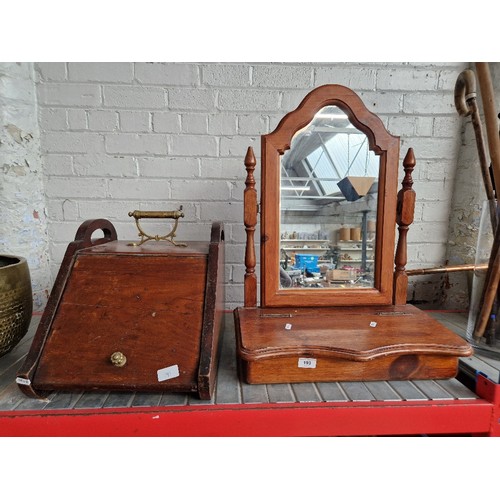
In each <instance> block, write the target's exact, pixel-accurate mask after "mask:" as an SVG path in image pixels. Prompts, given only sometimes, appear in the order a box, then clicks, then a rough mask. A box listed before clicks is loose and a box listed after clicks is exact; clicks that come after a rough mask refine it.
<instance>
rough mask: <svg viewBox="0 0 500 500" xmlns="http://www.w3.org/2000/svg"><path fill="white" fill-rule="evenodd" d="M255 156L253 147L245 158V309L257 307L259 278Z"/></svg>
mask: <svg viewBox="0 0 500 500" xmlns="http://www.w3.org/2000/svg"><path fill="white" fill-rule="evenodd" d="M256 163H257V162H256V160H255V155H254V153H253V149H252V148H251V147H249V148H248V150H247V154H246V156H245V168H246V170H247V178H246V180H245V186H246V188H245V191H244V193H243V212H244V215H243V221H244V224H245V231H246V233H247V243H246V247H245V268H246V269H245V281H244V294H245V295H244V300H245V307H256V306H257V276H256V275H255V266H256V263H257V261H256V257H255V238H254V237H255V226H256V225H257V191H256V190H255V177H254V175H253V172H254V170H255V165H256Z"/></svg>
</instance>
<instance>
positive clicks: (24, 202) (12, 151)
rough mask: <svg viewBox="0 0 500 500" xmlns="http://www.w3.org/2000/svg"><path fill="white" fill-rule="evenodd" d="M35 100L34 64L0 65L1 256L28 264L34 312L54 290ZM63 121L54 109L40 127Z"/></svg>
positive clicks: (59, 113) (43, 304)
mask: <svg viewBox="0 0 500 500" xmlns="http://www.w3.org/2000/svg"><path fill="white" fill-rule="evenodd" d="M56 70H57V68H54V71H55V72H56V73H57V71H56ZM49 74H50V73H49ZM35 96H36V91H35V73H34V69H33V64H32V63H0V176H1V180H0V216H1V221H0V253H2V254H9V255H16V256H20V257H24V258H25V259H26V261H27V263H28V267H29V270H30V276H31V282H32V289H33V309H34V310H35V311H37V310H41V309H43V308H44V307H45V304H46V301H47V297H48V294H49V292H50V289H51V286H52V285H51V280H50V271H49V248H48V237H47V210H46V201H45V199H44V194H43V193H44V190H43V177H42V165H41V160H40V134H39V126H38V121H37V114H36V100H35ZM60 111H62V114H61V112H60ZM61 117H63V121H65V118H64V110H57V113H52V116H50V113H45V114H44V115H42V116H41V117H40V122H41V123H42V124H43V125H50V123H52V122H54V123H57V124H59V125H61ZM62 125H63V126H64V125H65V123H63V124H62ZM54 126H55V125H54ZM49 166H50V163H49ZM54 169H55V167H54ZM58 171H59V172H61V170H60V169H59V170H58ZM70 173H71V172H70ZM58 205H60V203H59V204H58Z"/></svg>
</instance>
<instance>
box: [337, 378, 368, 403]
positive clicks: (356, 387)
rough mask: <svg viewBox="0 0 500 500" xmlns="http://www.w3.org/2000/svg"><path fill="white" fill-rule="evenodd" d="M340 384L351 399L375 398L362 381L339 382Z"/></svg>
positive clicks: (364, 399)
mask: <svg viewBox="0 0 500 500" xmlns="http://www.w3.org/2000/svg"><path fill="white" fill-rule="evenodd" d="M340 386H341V387H342V389H343V390H344V391H345V393H346V394H347V397H348V398H349V399H350V400H351V401H374V400H375V399H376V398H375V396H373V394H372V393H371V392H370V391H369V390H368V389H367V388H366V385H365V384H364V383H363V382H340Z"/></svg>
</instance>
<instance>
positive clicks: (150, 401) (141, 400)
mask: <svg viewBox="0 0 500 500" xmlns="http://www.w3.org/2000/svg"><path fill="white" fill-rule="evenodd" d="M160 399H161V393H160V392H136V393H135V396H134V399H133V400H132V402H131V404H130V406H131V407H132V408H135V407H137V406H158V403H159V402H160Z"/></svg>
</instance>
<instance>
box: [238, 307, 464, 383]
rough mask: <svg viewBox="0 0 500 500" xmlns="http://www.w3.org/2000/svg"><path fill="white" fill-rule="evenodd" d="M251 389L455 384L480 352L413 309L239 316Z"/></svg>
mask: <svg viewBox="0 0 500 500" xmlns="http://www.w3.org/2000/svg"><path fill="white" fill-rule="evenodd" d="M234 318H235V328H236V344H237V356H238V372H239V376H240V379H241V380H242V381H244V382H246V383H249V384H274V383H294V382H339V381H372V380H410V379H415V380H418V379H445V378H452V377H454V376H455V375H456V374H457V371H458V358H459V357H463V356H470V355H471V354H472V352H473V349H472V347H471V346H470V345H469V344H468V343H467V342H466V341H465V340H464V339H462V338H461V337H460V336H458V335H457V334H455V333H454V332H452V331H451V330H448V329H447V328H445V327H444V326H442V325H441V324H440V323H439V322H438V321H436V320H434V319H433V318H431V317H430V316H429V315H428V314H426V313H425V312H423V311H421V310H419V309H418V308H416V307H414V306H412V305H408V304H406V305H400V306H394V305H389V306H380V307H338V308H314V307H313V308H237V309H235V311H234Z"/></svg>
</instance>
